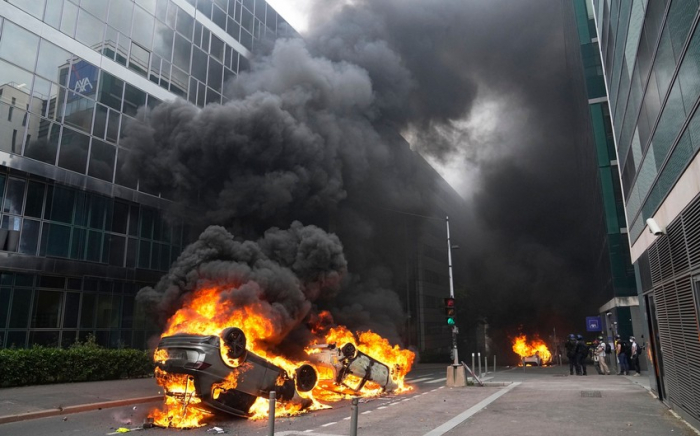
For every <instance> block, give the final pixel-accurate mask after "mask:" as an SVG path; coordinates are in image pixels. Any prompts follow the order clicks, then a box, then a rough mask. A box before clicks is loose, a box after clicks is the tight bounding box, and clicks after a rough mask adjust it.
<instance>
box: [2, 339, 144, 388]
mask: <svg viewBox="0 0 700 436" xmlns="http://www.w3.org/2000/svg"><path fill="white" fill-rule="evenodd" d="M153 368H154V366H153V359H152V356H151V353H150V352H148V351H142V350H134V349H125V348H122V349H111V348H102V347H100V346H98V345H96V344H95V343H94V341H90V340H88V342H85V343H78V344H75V345H73V346H71V347H70V348H49V347H41V346H35V347H33V348H29V349H14V348H9V349H4V350H0V387H8V386H25V385H37V384H47V383H68V382H77V381H96V380H116V379H120V378H135V377H145V376H150V375H152V374H153Z"/></svg>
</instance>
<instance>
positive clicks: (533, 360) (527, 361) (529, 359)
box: [521, 351, 542, 366]
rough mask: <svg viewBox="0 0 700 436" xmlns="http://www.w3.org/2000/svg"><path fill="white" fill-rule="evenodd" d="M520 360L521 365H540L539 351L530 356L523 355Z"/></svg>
mask: <svg viewBox="0 0 700 436" xmlns="http://www.w3.org/2000/svg"><path fill="white" fill-rule="evenodd" d="M521 360H522V364H523V366H542V359H540V352H539V351H538V352H536V353H535V354H533V355H532V356H523V358H522V359H521Z"/></svg>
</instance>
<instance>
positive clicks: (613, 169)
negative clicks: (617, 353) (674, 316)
mask: <svg viewBox="0 0 700 436" xmlns="http://www.w3.org/2000/svg"><path fill="white" fill-rule="evenodd" d="M574 11H575V17H576V27H577V30H578V36H579V40H578V43H579V45H580V49H581V60H582V62H583V70H584V76H585V82H586V92H587V96H586V97H587V99H588V110H589V117H588V118H589V125H590V130H591V132H592V135H591V136H592V138H591V146H592V147H594V148H595V152H596V160H597V167H598V187H599V191H600V194H601V199H602V207H601V208H600V210H601V212H602V214H601V216H600V217H599V221H601V222H602V224H601V227H602V228H604V229H605V232H604V235H603V237H601V238H600V242H601V245H600V249H599V255H598V259H599V265H598V270H599V271H606V272H607V271H609V274H604V275H602V276H601V278H602V280H600V281H599V286H600V289H602V290H603V293H604V295H606V297H607V298H608V300H606V301H601V302H600V303H601V307H600V308H599V314H600V316H601V321H602V332H603V333H604V335H605V336H606V337H607V339H608V341H609V342H612V341H613V340H614V337H615V335H617V334H619V335H620V336H622V337H625V338H627V337H629V336H634V335H636V336H641V335H642V334H643V321H642V318H641V316H640V311H639V302H638V298H637V285H636V280H635V275H634V267H633V266H632V262H631V261H630V247H629V243H628V238H627V224H626V219H625V207H624V198H623V195H622V189H621V185H620V172H619V167H618V162H617V154H616V152H615V141H614V139H613V130H612V123H611V120H610V106H609V104H608V96H607V92H606V89H605V81H604V76H603V69H602V63H601V59H600V48H599V45H598V37H597V33H596V30H595V20H594V18H593V8H592V5H591V3H590V2H589V1H588V0H574Z"/></svg>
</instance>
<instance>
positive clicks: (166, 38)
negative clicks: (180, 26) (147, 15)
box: [153, 21, 174, 61]
mask: <svg viewBox="0 0 700 436" xmlns="http://www.w3.org/2000/svg"><path fill="white" fill-rule="evenodd" d="M155 27H156V28H155V31H154V33H153V52H154V53H156V54H157V55H158V56H160V57H162V58H163V59H165V60H167V61H170V60H171V59H172V53H171V52H172V50H173V35H174V33H173V31H172V30H171V29H169V28H168V27H167V26H166V25H165V24H163V23H161V22H160V21H156V24H155Z"/></svg>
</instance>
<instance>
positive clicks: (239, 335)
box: [224, 327, 246, 359]
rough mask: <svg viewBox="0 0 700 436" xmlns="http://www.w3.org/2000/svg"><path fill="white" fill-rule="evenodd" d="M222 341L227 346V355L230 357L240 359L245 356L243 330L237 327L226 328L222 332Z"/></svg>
mask: <svg viewBox="0 0 700 436" xmlns="http://www.w3.org/2000/svg"><path fill="white" fill-rule="evenodd" d="M224 343H225V344H226V346H227V347H228V352H227V355H228V357H230V358H231V359H240V358H241V357H243V356H245V352H246V350H245V346H246V338H245V333H243V330H241V329H239V328H238V327H232V328H230V329H226V331H225V333H224Z"/></svg>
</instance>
